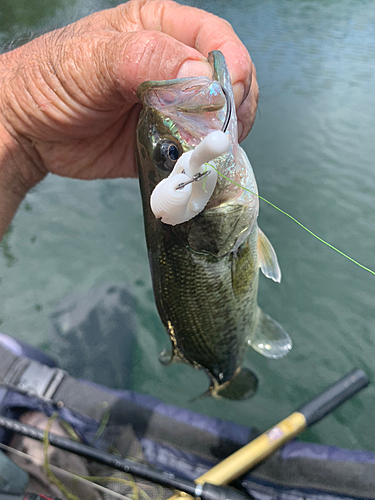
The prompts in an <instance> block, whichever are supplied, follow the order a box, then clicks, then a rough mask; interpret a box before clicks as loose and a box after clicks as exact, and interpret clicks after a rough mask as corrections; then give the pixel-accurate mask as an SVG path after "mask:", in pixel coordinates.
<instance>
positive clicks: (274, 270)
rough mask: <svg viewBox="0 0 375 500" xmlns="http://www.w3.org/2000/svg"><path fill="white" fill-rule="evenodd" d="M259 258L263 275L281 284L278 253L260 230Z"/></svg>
mask: <svg viewBox="0 0 375 500" xmlns="http://www.w3.org/2000/svg"><path fill="white" fill-rule="evenodd" d="M258 257H259V266H260V268H261V270H262V273H263V274H264V275H265V276H267V278H271V279H272V280H273V281H276V282H277V283H280V281H281V271H280V267H279V263H278V262H277V257H276V252H275V250H274V249H273V246H272V245H271V243H270V241H269V239H268V238H267V236H266V235H265V234H264V233H263V231H262V230H261V229H259V228H258Z"/></svg>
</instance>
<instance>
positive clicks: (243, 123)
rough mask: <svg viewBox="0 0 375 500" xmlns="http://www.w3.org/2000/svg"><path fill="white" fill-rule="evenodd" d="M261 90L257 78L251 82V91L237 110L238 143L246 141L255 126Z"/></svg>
mask: <svg viewBox="0 0 375 500" xmlns="http://www.w3.org/2000/svg"><path fill="white" fill-rule="evenodd" d="M258 100H259V88H258V82H257V80H256V78H253V79H252V81H251V87H250V91H249V93H248V95H247V97H246V99H245V100H244V101H243V103H242V104H241V106H240V107H239V108H238V110H237V121H238V141H239V142H241V141H243V140H244V139H245V137H246V136H247V134H248V133H249V132H250V130H251V128H252V126H253V125H254V121H255V117H256V112H257V109H258Z"/></svg>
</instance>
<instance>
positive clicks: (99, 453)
mask: <svg viewBox="0 0 375 500" xmlns="http://www.w3.org/2000/svg"><path fill="white" fill-rule="evenodd" d="M0 427H3V428H4V429H7V430H10V431H13V432H16V433H18V434H22V435H23V436H26V437H29V438H32V439H35V440H37V441H41V442H43V441H44V434H45V433H44V431H43V430H41V429H39V428H38V427H34V426H32V425H28V424H24V423H20V422H18V421H17V420H13V419H10V418H7V417H3V416H0ZM47 438H48V442H49V444H50V445H52V446H56V448H60V449H62V450H65V451H69V452H70V453H75V454H76V455H79V456H81V457H85V458H88V459H91V460H94V461H96V462H99V463H101V464H103V465H107V466H109V467H113V468H114V469H117V470H120V471H122V472H127V473H128V474H131V475H134V476H138V477H140V478H143V479H146V480H148V481H152V482H154V483H157V484H161V485H162V486H166V487H168V488H172V489H175V490H179V491H183V492H184V493H187V494H188V495H190V496H191V497H195V498H197V497H198V496H199V498H201V500H249V496H248V495H245V494H243V493H240V492H239V491H237V490H235V489H234V488H231V487H227V486H218V485H213V484H208V483H205V484H204V485H198V484H196V483H195V482H194V481H192V480H189V479H184V478H181V477H178V476H175V475H174V474H171V473H168V472H164V471H162V470H159V469H154V468H151V467H149V466H148V465H145V464H142V463H139V462H135V461H133V460H130V459H129V458H122V457H120V456H118V455H113V454H112V453H108V452H106V451H103V450H99V449H96V448H93V447H92V446H87V445H85V444H82V443H78V442H77V441H72V440H71V439H68V438H65V437H62V436H59V435H57V434H54V433H52V432H49V433H48V434H47ZM197 492H198V493H199V495H198V494H197Z"/></svg>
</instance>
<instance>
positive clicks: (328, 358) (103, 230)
mask: <svg viewBox="0 0 375 500" xmlns="http://www.w3.org/2000/svg"><path fill="white" fill-rule="evenodd" d="M8 4H9V5H8ZM114 4H115V2H112V3H111V2H106V1H105V0H102V1H97V2H94V1H91V2H84V1H83V0H81V1H79V0H77V1H74V0H71V1H70V2H68V1H67V0H59V1H58V0H55V1H49V2H48V3H47V2H44V1H42V0H38V1H37V0H33V1H30V0H28V2H22V1H20V0H17V1H16V0H13V2H8V1H4V0H3V1H2V2H1V5H0V29H1V30H2V33H1V34H0V37H1V38H0V40H1V41H2V42H3V43H4V42H5V41H6V43H9V41H10V39H11V38H17V36H21V35H22V33H25V32H28V31H33V30H35V31H38V30H43V29H44V28H45V26H46V25H48V26H59V25H63V24H64V23H67V22H70V21H72V20H74V19H76V18H78V17H80V16H81V15H83V14H86V13H88V12H91V11H95V10H97V9H99V8H104V7H108V6H112V5H114ZM195 5H196V6H199V7H202V8H206V9H207V10H210V11H212V12H214V13H215V14H217V15H220V16H222V17H225V18H226V19H227V20H228V21H230V22H231V23H232V24H233V26H234V28H235V30H236V32H237V33H238V34H239V36H240V37H241V39H242V40H243V41H244V43H245V44H246V46H247V47H248V49H249V50H250V52H251V54H252V57H253V59H254V62H255V64H256V67H257V72H258V80H259V85H260V92H261V99H260V105H259V113H258V117H257V121H256V125H255V127H254V129H253V131H252V133H251V134H250V137H249V138H248V139H247V140H246V141H245V142H244V147H245V149H246V151H247V153H248V155H249V157H250V159H251V162H252V164H253V167H254V170H255V174H256V177H257V180H258V184H259V189H260V193H261V194H262V195H263V196H264V197H265V198H267V199H269V200H271V201H272V202H273V203H275V204H276V205H278V206H280V207H282V208H283V209H284V210H286V211H288V212H290V213H291V214H293V215H294V216H295V217H297V218H298V219H299V220H301V221H302V222H303V223H304V224H306V225H307V226H308V227H309V228H310V229H311V230H313V231H314V232H316V233H318V234H319V235H320V236H321V237H322V238H324V239H327V240H328V241H330V242H331V243H332V244H333V245H335V246H337V247H338V248H340V249H341V250H343V251H344V252H346V253H348V254H349V255H351V256H353V257H354V258H355V259H357V260H359V261H360V262H362V263H363V264H364V265H367V266H369V267H372V268H374V267H375V258H374V254H375V252H374V249H375V248H374V246H375V245H374V234H375V210H374V206H375V204H374V199H375V170H374V158H375V142H374V140H373V135H374V130H375V90H374V89H375V66H374V64H373V61H374V57H375V9H374V8H373V5H374V4H373V2H371V1H370V0H369V1H364V2H360V3H359V2H357V1H355V0H343V1H342V2H339V3H338V2H336V1H333V0H332V1H328V0H327V1H324V2H314V1H299V2H297V1H288V0H281V1H280V0H269V1H264V2H257V1H255V0H254V1H249V0H236V1H232V2H228V1H227V0H220V1H217V0H216V1H215V2H213V1H212V0H210V1H208V0H207V1H206V0H204V1H202V2H200V4H199V5H197V3H196V2H195ZM38 15H39V18H38ZM260 226H261V228H262V229H263V230H264V232H265V233H266V234H267V236H268V237H269V238H270V240H271V241H272V243H273V245H274V247H275V249H276V251H277V253H278V257H279V261H280V264H281V268H282V272H283V280H282V283H281V284H280V285H276V284H275V283H273V282H270V281H269V280H266V279H263V278H261V283H260V294H259V302H260V305H261V306H262V307H263V308H264V310H266V311H267V312H268V313H270V314H271V315H272V317H274V318H275V319H277V320H278V321H280V323H282V324H283V326H285V329H286V330H287V331H288V332H290V334H291V335H292V337H293V340H294V349H293V351H292V352H291V353H290V355H289V356H288V357H287V358H286V359H283V360H280V361H270V360H265V359H263V358H261V357H260V356H259V355H257V354H256V353H255V352H251V353H249V355H248V361H247V363H248V365H249V366H251V367H252V369H254V371H255V372H256V373H257V374H258V375H259V378H260V389H259V393H258V394H257V396H256V397H255V398H254V399H253V400H251V401H248V402H242V403H232V402H228V401H215V400H210V399H208V398H206V399H201V400H199V401H196V402H195V403H189V402H188V401H189V400H190V399H191V398H192V397H194V396H196V395H197V394H199V393H201V392H203V391H204V390H205V388H206V384H207V382H206V378H205V376H204V375H203V374H200V373H198V372H195V371H194V370H192V369H191V368H189V367H185V366H171V367H168V368H164V367H161V366H160V365H159V363H158V360H157V355H158V352H159V351H161V350H162V349H163V348H164V347H167V346H168V339H167V336H166V334H165V332H164V329H163V326H162V324H161V322H160V320H159V318H158V316H157V313H156V310H155V305H154V300H153V294H152V290H151V282H150V276H149V270H148V263H147V254H146V249H145V241H144V235H143V221H142V214H141V202H140V196H139V191H138V186H137V183H136V181H133V180H128V181H124V180H114V181H95V182H90V183H89V182H80V181H72V180H68V179H61V178H56V177H53V176H51V177H49V178H48V179H47V180H46V181H44V182H43V183H42V184H40V185H39V186H37V187H36V188H35V189H34V191H33V192H32V193H30V194H29V195H28V197H27V200H26V201H25V203H24V204H23V206H22V207H21V209H20V210H19V213H18V214H17V217H16V219H15V221H14V226H13V227H14V228H13V231H11V232H9V233H8V235H7V238H6V240H5V245H4V244H3V246H2V247H1V251H0V279H1V281H0V303H1V304H2V306H1V310H0V318H1V320H2V321H3V323H2V324H1V329H2V330H3V331H4V333H9V334H13V335H15V336H17V337H19V338H22V339H24V340H27V341H30V339H31V340H32V342H33V343H34V345H46V344H45V343H46V342H47V341H48V339H49V331H50V320H49V315H50V314H51V313H52V311H53V310H54V309H55V308H56V307H57V305H58V304H59V303H60V302H61V301H62V300H63V299H64V298H65V297H66V296H68V295H69V294H71V293H73V292H75V293H79V292H85V291H87V290H88V289H89V288H90V287H92V286H94V285H101V284H103V283H111V282H126V283H128V284H129V285H130V286H131V287H132V291H133V294H134V296H135V300H136V305H135V311H136V315H137V332H138V334H137V335H138V337H137V349H136V352H135V353H134V366H135V373H134V388H135V389H137V390H141V391H144V392H147V393H151V394H153V395H155V396H158V397H161V398H162V399H164V400H166V401H169V402H171V403H175V404H180V405H183V406H188V407H191V408H193V409H195V410H198V411H202V412H206V413H208V414H211V415H218V416H221V417H224V418H229V419H232V420H234V421H237V422H240V423H243V424H255V425H257V426H258V427H259V428H266V427H268V426H270V425H271V424H272V423H274V422H275V421H277V420H279V419H280V418H281V417H283V416H285V415H286V414H288V413H289V412H291V411H293V410H294V409H295V408H296V407H298V406H300V405H301V404H302V403H303V402H305V401H306V400H307V399H308V398H309V397H312V396H313V395H314V394H316V393H317V392H318V391H320V390H322V389H323V388H324V387H325V386H326V385H328V384H329V383H332V382H333V381H335V380H336V379H338V378H340V377H341V376H342V375H343V374H345V373H347V372H348V371H350V370H351V369H352V368H353V367H360V368H363V369H364V370H365V371H366V372H367V373H368V374H369V375H370V377H372V376H373V375H374V373H375V368H374V363H373V359H374V355H375V328H374V326H373V325H374V321H373V320H374V279H375V278H374V277H373V276H371V275H370V274H367V273H366V272H365V271H363V270H361V269H359V268H358V267H356V266H355V265H354V264H352V263H350V262H348V261H347V260H345V259H344V258H343V257H341V256H339V255H337V254H335V253H334V252H333V251H331V250H329V249H328V248H326V247H325V246H323V245H322V244H321V243H319V242H318V241H316V240H315V239H314V238H312V237H311V236H310V235H308V234H307V233H305V232H304V231H303V230H302V229H301V228H300V227H298V226H296V225H295V224H293V222H292V221H290V220H289V219H287V218H285V217H284V216H282V215H281V214H279V213H277V212H275V211H274V210H273V209H272V208H271V207H269V206H267V205H264V204H261V215H260ZM7 255H8V257H7ZM10 256H12V257H10ZM9 258H11V259H13V260H12V263H13V265H12V266H10V265H9V263H10V260H9ZM36 306H38V307H36ZM93 348H94V347H93ZM373 407H374V389H373V388H369V389H367V390H366V391H365V392H364V393H363V394H361V395H360V396H359V397H357V398H356V399H355V400H354V401H352V402H349V403H347V404H346V405H345V406H344V407H342V408H341V409H339V410H337V411H336V412H335V414H334V415H331V416H330V417H328V418H327V419H326V420H325V421H324V422H322V423H320V424H319V425H317V426H316V427H315V428H314V429H313V430H312V431H309V432H308V433H305V434H304V439H311V440H317V441H320V442H325V443H330V444H338V445H342V446H346V447H361V448H366V449H371V450H375V433H374V432H372V430H371V429H372V419H373Z"/></svg>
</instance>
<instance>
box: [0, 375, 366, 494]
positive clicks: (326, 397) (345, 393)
mask: <svg viewBox="0 0 375 500" xmlns="http://www.w3.org/2000/svg"><path fill="white" fill-rule="evenodd" d="M368 384H369V380H368V378H367V376H366V374H365V373H364V372H363V371H362V370H354V371H353V372H351V373H349V374H348V375H346V376H345V377H344V378H342V379H341V380H339V381H338V382H336V383H335V384H333V385H332V386H330V387H329V388H328V389H326V390H325V391H324V392H323V393H321V394H320V395H318V396H316V397H315V398H314V399H312V400H311V401H309V402H308V403H307V404H305V405H304V406H302V407H301V408H300V409H299V410H297V411H296V412H294V413H292V414H291V415H290V416H289V417H287V418H286V419H284V420H282V421H281V422H279V423H278V424H277V425H275V426H274V427H272V428H271V429H270V430H268V431H267V432H265V433H264V434H262V435H260V436H259V437H257V438H256V439H254V440H253V441H251V442H250V443H249V444H247V445H245V446H244V447H243V448H241V449H240V450H238V451H237V452H235V453H233V454H232V455H230V456H229V457H228V458H226V459H225V460H223V461H222V462H220V463H219V464H218V465H216V466H215V467H213V468H212V469H210V470H209V471H207V472H206V473H204V474H203V475H202V476H200V477H199V478H197V479H196V480H195V481H191V480H187V479H184V478H181V477H178V476H175V475H174V474H170V473H167V472H164V471H162V470H158V469H154V468H151V467H149V466H147V465H144V464H141V463H138V462H134V461H133V460H130V459H128V458H122V457H120V456H117V455H113V454H111V453H108V452H105V451H103V450H99V449H96V448H93V447H91V446H87V445H84V444H82V443H78V442H76V441H72V440H71V439H67V438H65V437H62V436H59V435H57V434H53V433H51V432H49V433H48V434H47V438H48V442H49V443H50V444H51V445H52V446H56V447H57V448H61V449H63V450H66V451H69V452H71V453H75V454H77V455H80V456H83V457H85V458H89V459H92V460H95V461H96V462H99V463H102V464H104V465H107V466H109V467H113V468H114V469H118V470H121V471H123V472H127V473H129V474H132V475H134V476H138V477H140V478H143V479H146V480H149V481H152V482H154V483H157V484H161V485H163V486H166V487H169V488H172V489H175V490H179V491H180V492H183V498H184V499H185V500H186V498H187V495H189V496H190V498H191V497H194V498H200V499H201V500H245V499H247V500H248V499H249V496H247V495H245V494H243V493H241V492H239V491H237V490H235V489H234V488H231V487H227V486H223V485H225V484H228V483H229V482H231V481H233V480H234V479H235V478H237V477H239V476H240V475H241V474H243V473H244V472H246V471H247V470H249V469H250V468H251V467H254V465H256V464H257V463H259V462H260V461H261V460H263V459H264V458H266V457H267V456H268V455H270V454H271V453H273V452H274V451H275V450H277V449H278V448H279V447H281V446H282V445H283V444H285V443H286V442H287V441H289V440H291V439H292V438H293V437H295V436H297V435H298V434H300V433H301V432H302V431H303V430H304V429H306V427H309V426H311V425H313V424H315V423H316V422H318V421H319V420H321V419H322V418H324V417H325V416H326V415H328V414H329V413H330V412H331V411H333V410H335V409H336V408H337V407H338V406H340V405H341V404H343V403H344V402H345V401H347V400H348V399H350V398H351V397H353V396H354V395H355V394H357V393H358V392H359V391H361V390H362V389H363V388H365V387H366V386H367V385H368ZM0 427H3V428H5V429H8V430H11V431H13V432H17V433H19V434H22V435H24V436H27V437H30V438H32V439H36V440H38V441H42V442H43V440H44V431H43V430H41V429H38V428H37V427H34V426H31V425H28V424H23V423H20V422H18V421H17V420H13V419H9V418H6V417H3V416H0ZM180 498H181V494H177V495H174V496H172V497H170V499H169V500H172V499H173V500H177V499H180Z"/></svg>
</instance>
